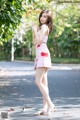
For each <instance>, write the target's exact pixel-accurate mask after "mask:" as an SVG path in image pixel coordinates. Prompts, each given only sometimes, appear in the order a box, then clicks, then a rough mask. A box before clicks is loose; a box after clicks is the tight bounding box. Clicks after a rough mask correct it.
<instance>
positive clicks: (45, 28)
mask: <svg viewBox="0 0 80 120" xmlns="http://www.w3.org/2000/svg"><path fill="white" fill-rule="evenodd" d="M41 29H42V30H44V31H47V30H49V28H48V26H47V25H46V24H43V25H41Z"/></svg>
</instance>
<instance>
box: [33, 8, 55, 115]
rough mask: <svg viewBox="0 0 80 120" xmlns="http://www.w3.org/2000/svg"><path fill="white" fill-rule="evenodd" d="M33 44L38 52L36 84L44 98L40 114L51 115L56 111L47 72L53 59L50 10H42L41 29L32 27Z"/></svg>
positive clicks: (40, 17)
mask: <svg viewBox="0 0 80 120" xmlns="http://www.w3.org/2000/svg"><path fill="white" fill-rule="evenodd" d="M32 30H33V44H34V46H35V50H36V58H35V70H36V74H35V83H36V85H37V87H38V88H39V90H40V92H41V94H42V96H43V110H42V111H40V112H39V113H38V114H40V115H44V114H46V115H49V114H50V112H51V111H53V110H54V104H53V103H52V101H51V99H50V96H49V90H48V81H47V70H48V69H49V68H51V57H50V52H49V50H48V47H47V40H48V36H49V34H50V32H51V30H52V17H51V16H50V11H49V10H42V11H41V13H40V15H39V27H36V26H35V25H33V26H32Z"/></svg>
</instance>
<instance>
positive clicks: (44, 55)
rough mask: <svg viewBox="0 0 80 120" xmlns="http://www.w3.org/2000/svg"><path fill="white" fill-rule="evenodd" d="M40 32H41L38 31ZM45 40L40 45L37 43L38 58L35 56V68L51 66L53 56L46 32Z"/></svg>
mask: <svg viewBox="0 0 80 120" xmlns="http://www.w3.org/2000/svg"><path fill="white" fill-rule="evenodd" d="M38 34H39V32H38ZM42 40H43V42H42V43H41V44H40V45H38V44H36V46H35V49H36V58H35V69H36V68H39V67H46V68H51V57H50V52H49V49H48V47H47V40H48V35H47V34H44V35H43V38H42Z"/></svg>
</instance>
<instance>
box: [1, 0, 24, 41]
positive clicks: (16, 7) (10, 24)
mask: <svg viewBox="0 0 80 120" xmlns="http://www.w3.org/2000/svg"><path fill="white" fill-rule="evenodd" d="M22 13H23V7H22V1H21V0H1V2H0V35H1V36H0V43H3V41H6V40H9V39H11V36H12V33H13V32H14V29H15V28H16V27H17V25H18V24H19V23H20V19H21V17H22Z"/></svg>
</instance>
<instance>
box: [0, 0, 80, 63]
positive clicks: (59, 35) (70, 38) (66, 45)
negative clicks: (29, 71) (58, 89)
mask: <svg viewBox="0 0 80 120" xmlns="http://www.w3.org/2000/svg"><path fill="white" fill-rule="evenodd" d="M43 9H49V10H51V12H52V16H53V31H52V33H51V34H50V36H49V40H48V47H49V50H50V52H51V58H52V62H54V63H79V62H80V1H79V0H73V1H70V0H69V1H68V0H23V1H22V0H1V1H0V60H1V61H2V60H6V61H11V60H12V61H14V60H26V61H27V60H30V61H33V60H34V57H35V53H34V46H33V45H32V30H31V23H32V22H34V23H35V24H38V17H39V13H40V11H41V10H43Z"/></svg>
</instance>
